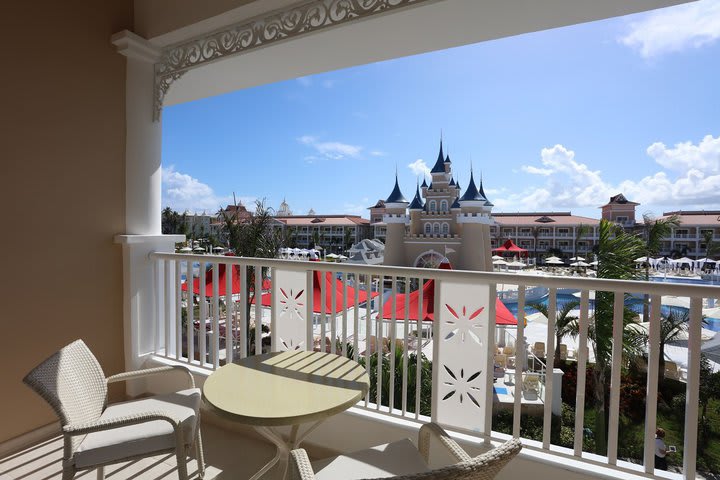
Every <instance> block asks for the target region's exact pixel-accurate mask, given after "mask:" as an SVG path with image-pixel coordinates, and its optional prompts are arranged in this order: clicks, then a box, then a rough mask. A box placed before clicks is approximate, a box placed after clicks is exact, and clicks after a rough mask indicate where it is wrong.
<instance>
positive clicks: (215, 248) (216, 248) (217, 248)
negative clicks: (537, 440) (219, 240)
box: [213, 245, 225, 252]
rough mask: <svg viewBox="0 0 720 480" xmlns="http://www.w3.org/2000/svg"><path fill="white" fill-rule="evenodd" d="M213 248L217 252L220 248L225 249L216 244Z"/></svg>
mask: <svg viewBox="0 0 720 480" xmlns="http://www.w3.org/2000/svg"><path fill="white" fill-rule="evenodd" d="M213 250H215V251H216V252H218V251H220V250H225V248H223V247H221V246H220V245H218V246H217V247H214V248H213Z"/></svg>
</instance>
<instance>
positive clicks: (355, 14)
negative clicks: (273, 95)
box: [154, 0, 434, 121]
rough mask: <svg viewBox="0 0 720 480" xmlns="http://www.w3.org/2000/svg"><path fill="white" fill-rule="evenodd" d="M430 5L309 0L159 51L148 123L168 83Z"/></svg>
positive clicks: (414, 0) (408, 0)
mask: <svg viewBox="0 0 720 480" xmlns="http://www.w3.org/2000/svg"><path fill="white" fill-rule="evenodd" d="M429 1H434V0H312V1H309V2H306V3H303V4H300V5H297V6H295V7H292V8H290V9H288V10H283V11H280V12H276V13H273V14H270V15H266V16H263V17H258V18H256V19H253V20H250V21H247V22H245V23H242V24H238V25H233V26H230V27H226V28H224V29H222V30H219V31H216V32H214V33H211V34H209V35H205V36H203V37H200V38H197V39H193V40H190V41H188V42H184V43H182V44H179V45H175V46H171V47H168V48H166V49H165V50H163V53H162V56H161V59H160V61H159V62H158V63H156V64H155V99H154V103H155V105H154V120H155V121H158V120H159V119H160V113H161V111H162V106H163V100H164V99H165V95H166V94H167V92H168V90H169V88H170V86H171V85H172V83H173V82H174V81H175V80H177V79H179V78H180V77H181V76H182V75H183V74H184V73H185V72H187V71H188V70H190V69H193V68H196V67H199V66H201V65H205V64H207V63H210V62H213V61H216V60H219V59H221V58H224V57H229V56H232V55H236V54H239V53H243V52H246V51H249V50H252V49H255V48H258V47H261V46H266V45H269V44H272V43H275V42H278V41H282V40H286V39H289V38H292V37H297V36H300V35H304V34H307V33H310V32H314V31H318V30H322V29H325V28H328V27H333V26H337V25H340V24H343V23H347V22H351V21H353V20H357V19H361V18H366V17H369V16H372V15H376V14H379V13H384V12H388V11H392V10H396V9H400V8H403V7H407V6H410V5H417V4H420V3H425V2H429Z"/></svg>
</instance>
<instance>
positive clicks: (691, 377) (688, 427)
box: [683, 297, 702, 479]
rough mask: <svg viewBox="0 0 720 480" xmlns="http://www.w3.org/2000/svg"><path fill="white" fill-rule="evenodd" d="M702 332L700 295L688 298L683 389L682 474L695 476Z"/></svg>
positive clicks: (690, 477)
mask: <svg viewBox="0 0 720 480" xmlns="http://www.w3.org/2000/svg"><path fill="white" fill-rule="evenodd" d="M701 333H702V297H692V298H690V325H689V326H688V367H687V372H688V373H687V387H686V391H685V441H684V443H683V476H684V477H685V478H688V479H694V478H695V468H696V462H697V437H698V415H699V413H698V410H699V405H700V342H701Z"/></svg>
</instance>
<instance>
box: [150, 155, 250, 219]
mask: <svg viewBox="0 0 720 480" xmlns="http://www.w3.org/2000/svg"><path fill="white" fill-rule="evenodd" d="M248 200H249V201H250V202H253V201H254V198H251V197H248V198H245V199H243V202H244V203H245V204H247V203H246V201H248ZM232 201H233V198H232V195H227V196H219V195H216V194H215V192H214V191H213V189H212V188H211V187H210V186H209V185H207V184H205V183H202V182H201V181H199V180H198V179H196V178H193V177H191V176H190V175H187V174H185V173H180V172H178V171H176V170H175V167H173V166H172V165H171V166H169V167H167V168H165V167H163V169H162V205H163V207H166V206H169V207H171V208H172V209H173V210H176V211H178V212H184V211H188V212H191V213H194V212H203V211H205V212H208V213H211V212H212V213H215V212H217V211H218V209H220V207H224V206H226V205H228V204H230V203H232Z"/></svg>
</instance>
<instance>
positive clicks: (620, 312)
mask: <svg viewBox="0 0 720 480" xmlns="http://www.w3.org/2000/svg"><path fill="white" fill-rule="evenodd" d="M624 313H625V293H624V292H615V303H614V308H613V346H612V361H611V364H612V371H611V373H610V404H609V405H608V406H609V408H610V412H609V413H610V415H609V418H608V449H607V454H608V463H609V464H610V465H615V464H617V446H618V433H619V432H618V426H619V422H620V371H621V370H622V344H623V328H624V324H623V320H624Z"/></svg>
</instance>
